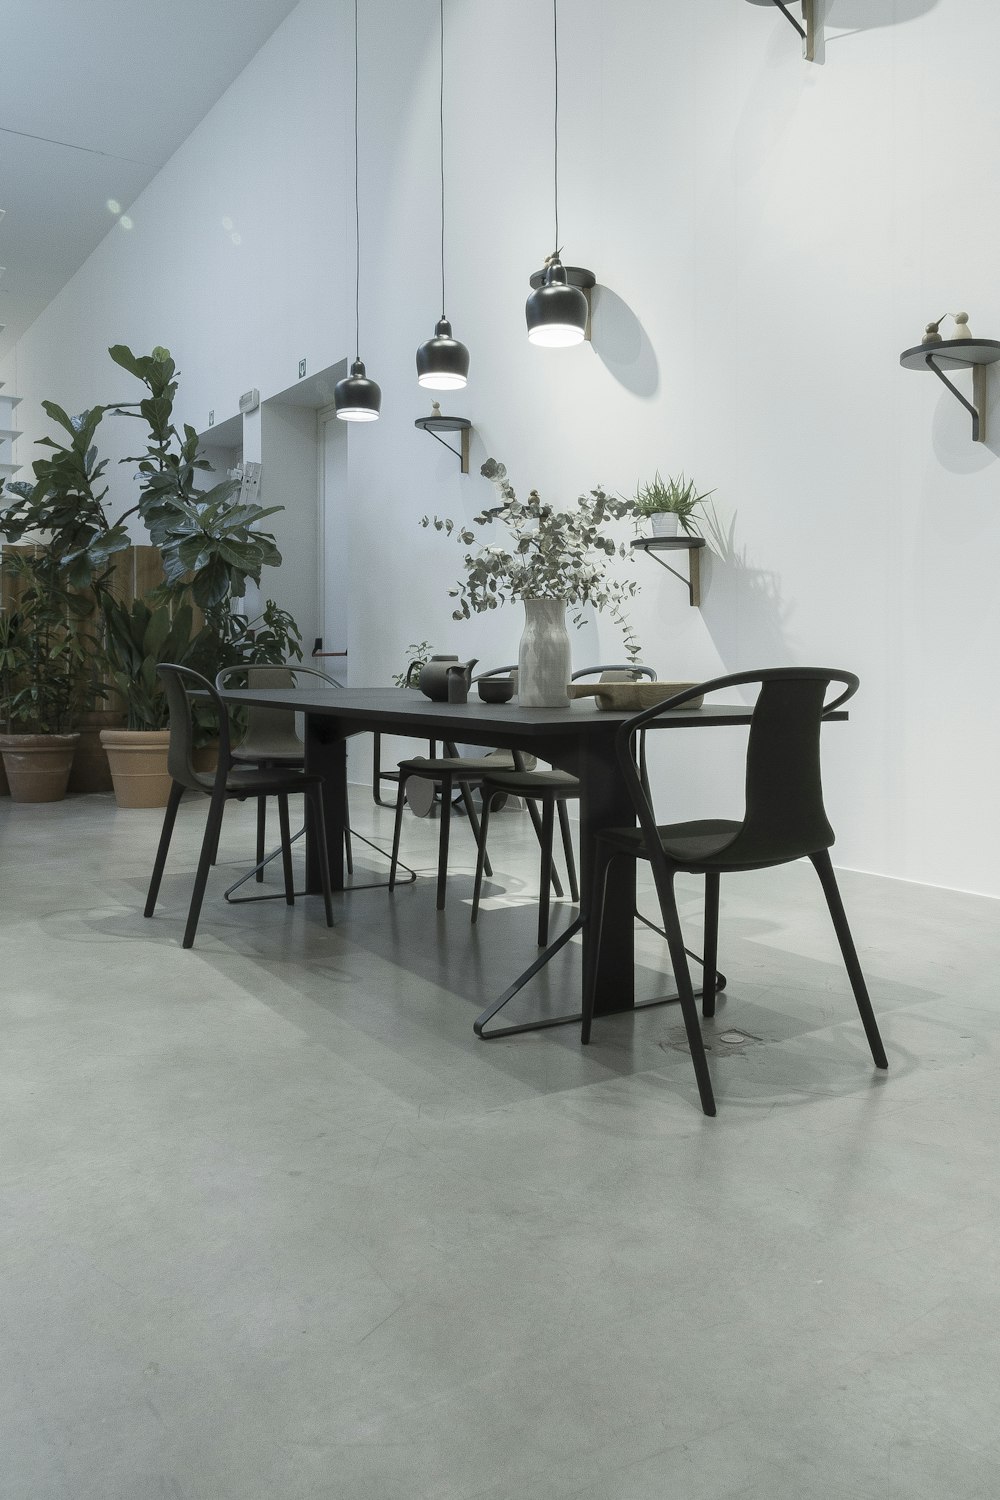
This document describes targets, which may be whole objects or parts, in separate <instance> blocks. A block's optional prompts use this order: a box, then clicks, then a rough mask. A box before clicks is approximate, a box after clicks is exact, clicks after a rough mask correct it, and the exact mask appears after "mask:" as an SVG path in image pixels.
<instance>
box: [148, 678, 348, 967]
mask: <svg viewBox="0 0 1000 1500" xmlns="http://www.w3.org/2000/svg"><path fill="white" fill-rule="evenodd" d="M156 670H157V673H158V674H159V676H160V677H161V678H162V679H163V685H164V688H165V689H166V694H167V703H168V705H169V709H170V743H169V746H168V750H167V769H168V770H169V772H170V776H171V787H170V795H169V797H168V800H167V809H166V812H165V813H164V817H163V828H162V831H161V833H160V842H159V846H158V848H157V851H156V860H155V862H154V864H153V874H152V878H151V880H150V882H149V893H148V895H147V896H146V905H145V909H144V911H143V916H146V917H151V916H152V915H153V912H154V910H155V907H156V898H157V895H158V894H159V890H160V881H161V880H162V878H163V870H164V866H165V865H166V862H167V851H168V849H169V848H170V838H171V835H172V833H173V830H174V822H175V820H176V818H177V809H178V807H179V806H180V801H181V797H182V796H183V795H184V793H185V791H189V790H190V791H196V792H203V793H204V794H205V796H206V797H208V798H209V807H208V817H207V819H206V822H205V836H204V838H203V839H202V845H201V855H200V857H199V860H198V871H197V874H196V875H195V882H194V891H193V892H192V895H191V905H190V908H189V910H188V918H187V925H186V926H185V929H184V941H183V946H184V947H185V948H190V947H192V945H193V944H194V936H195V932H196V930H197V927H198V917H199V915H200V912H201V904H202V901H203V900H204V896H205V887H206V885H207V883H208V872H209V870H210V869H211V866H212V864H213V863H214V861H215V856H216V852H217V850H218V845H219V833H220V830H221V828H222V814H223V812H224V810H225V806H226V803H227V802H229V801H231V800H232V799H233V798H237V799H239V800H240V801H243V800H244V799H245V798H247V797H255V798H259V797H276V798H277V800H278V822H279V826H280V829H281V857H282V868H283V871H284V879H285V901H286V903H287V904H288V905H289V906H292V905H294V903H295V891H294V887H293V883H292V852H291V836H290V830H289V822H288V798H289V797H290V796H293V795H294V794H295V793H297V792H299V793H304V794H305V801H306V807H307V809H308V811H309V814H310V815H311V816H312V819H313V829H314V832H315V835H316V842H317V849H318V852H319V856H320V859H319V864H320V871H321V878H322V882H323V901H324V905H325V907H326V925H327V926H328V927H332V926H333V900H332V895H331V890H330V867H329V860H328V858H327V849H326V825H325V822H324V819H323V778H322V777H321V776H318V775H313V774H312V773H310V772H308V771H303V770H298V769H296V768H295V767H290V766H287V765H286V766H281V765H274V766H270V767H267V768H263V767H257V768H254V769H248V768H240V767H238V766H236V765H234V762H233V755H232V750H231V748H230V743H229V720H228V716H227V713H226V706H225V704H224V703H223V701H222V699H221V698H220V697H219V694H218V692H217V691H216V689H215V688H214V687H213V685H212V684H211V683H210V682H209V681H208V678H207V677H202V676H201V674H200V673H199V672H195V671H192V669H191V668H190V667H181V666H174V665H164V666H159V667H157V669H156ZM195 695H196V696H197V700H198V701H199V703H200V704H201V705H204V703H205V700H206V699H207V700H208V701H209V702H210V704H211V705H212V707H213V709H214V711H215V714H216V716H217V719H218V729H219V759H218V765H217V767H216V770H215V772H214V773H213V774H212V775H204V774H202V773H200V772H198V771H196V770H195V768H194V765H193V762H192V750H193V746H194V721H193V716H192V701H191V700H192V697H194V696H195Z"/></svg>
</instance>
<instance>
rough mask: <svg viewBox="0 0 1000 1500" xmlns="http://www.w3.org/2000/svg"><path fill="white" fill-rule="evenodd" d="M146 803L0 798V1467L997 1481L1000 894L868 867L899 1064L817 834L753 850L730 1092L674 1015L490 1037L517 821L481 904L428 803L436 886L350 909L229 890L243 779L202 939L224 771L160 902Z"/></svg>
mask: <svg viewBox="0 0 1000 1500" xmlns="http://www.w3.org/2000/svg"><path fill="white" fill-rule="evenodd" d="M354 802H355V809H354V817H355V822H356V824H357V825H358V826H359V827H360V828H361V830H362V831H368V832H370V833H374V834H375V835H377V836H379V837H381V838H383V839H386V838H387V836H388V833H389V831H390V818H389V815H388V813H383V812H379V811H378V810H377V809H375V808H374V807H373V806H372V804H371V803H370V802H369V801H367V800H366V798H365V795H364V793H363V792H362V791H360V790H359V791H358V792H357V793H356V795H355V797H354ZM159 816H160V815H159V814H158V813H155V812H149V813H147V812H122V811H117V810H116V809H115V808H114V806H113V804H112V803H111V801H110V799H108V798H104V797H86V798H76V799H70V800H69V801H67V802H66V803H64V804H61V805H57V806H53V807H34V808H32V807H23V806H21V807H15V806H12V805H11V804H10V802H9V800H5V801H4V802H3V803H2V804H0V890H2V911H0V927H2V955H3V978H2V1002H0V1003H2V1017H3V1025H2V1047H0V1111H2V1122H0V1203H2V1213H0V1328H2V1339H0V1348H2V1356H0V1426H2V1434H0V1436H2V1443H0V1449H2V1461H0V1496H2V1497H3V1500H55V1497H59V1500H63V1497H65V1500H168V1497H169V1500H177V1497H184V1500H307V1497H309V1500H318V1497H329V1500H334V1497H336V1500H473V1497H476V1500H515V1497H516V1500H562V1497H571V1496H572V1497H581V1500H664V1497H667V1500H675V1497H676V1500H765V1497H766V1500H813V1497H816V1500H820V1497H821V1500H842V1497H843V1500H848V1497H850V1500H858V1497H863V1500H867V1497H874V1496H878V1497H880V1500H882V1497H886V1500H925V1497H926V1500H942V1497H953V1496H954V1497H963V1500H968V1497H984V1500H985V1497H987V1496H995V1495H996V1494H997V1493H1000V1459H998V1455H997V1447H996V1439H995V1426H996V1411H997V1407H998V1401H1000V1391H998V1370H1000V1363H998V1358H997V1333H996V1330H997V1324H998V1313H1000V1306H998V1301H1000V1298H998V1285H1000V1276H998V1269H1000V1267H998V1260H1000V1248H998V1247H1000V1212H998V1204H997V1162H998V1160H1000V1153H998V1139H997V1135H998V1131H997V1124H998V1113H1000V1108H998V1098H1000V1090H998V1086H997V1052H998V1019H1000V999H998V993H997V982H996V974H997V960H998V955H1000V910H998V904H997V902H996V901H992V900H988V899H985V898H980V897H975V896H964V895H958V894H954V893H950V892H942V891H935V890H930V889H926V888H921V887H917V886H910V885H904V884H900V883H896V882H892V881H888V880H881V879H876V878H873V877H868V876H860V875H845V876H844V877H843V880H842V883H843V890H844V895H845V900H846V902H847V905H848V910H849V913H850V915H851V917H852V920H853V923H854V927H855V933H856V936H857V939H858V943H859V947H860V949H861V953H862V961H863V963H864V965H865V968H866V971H867V974H868V978H869V983H870V986H871V990H872V996H873V1000H874V1003H875V1007H876V1011H877V1012H878V1015H879V1018H880V1021H881V1024H882V1028H883V1034H884V1036H885V1040H886V1044H887V1048H888V1051H889V1057H890V1071H889V1073H888V1075H877V1074H876V1072H875V1070H874V1068H873V1067H872V1064H871V1059H870V1055H869V1053H868V1050H867V1047H866V1044H865V1039H864V1035H863V1032H862V1029H861V1026H860V1023H859V1021H858V1019H857V1016H856V1013H855V1011H854V1006H853V1001H852V1000H851V997H850V992H849V990H848V988H847V984H846V980H845V977H844V974H843V971H842V968H841V966H840V963H839V960H838V957H837V954H836V950H835V946H834V942H833V938H832V934H831V932H830V930H829V925H828V921H827V919H826V916H825V911H824V910H823V908H822V901H821V897H820V893H819V890H818V887H817V886H816V884H815V880H814V877H813V875H812V872H811V870H810V869H809V867H808V866H799V865H796V866H793V867H788V868H785V869H783V870H779V871H775V872H770V873H767V874H760V875H751V876H746V877H743V878H740V879H737V878H732V879H730V880H729V881H728V882H724V883H723V937H722V956H721V962H722V965H723V967H724V968H725V969H726V971H727V972H728V974H729V980H730V982H729V989H728V991H727V995H726V999H725V1003H724V1004H722V1005H721V1006H720V1010H719V1015H718V1017H717V1019H716V1020H715V1022H714V1023H707V1032H708V1036H709V1039H710V1046H711V1057H712V1068H713V1075H714V1079H715V1085H716V1090H717V1093H718V1097H719V1115H718V1117H717V1118H716V1119H715V1120H707V1119H705V1118H704V1117H703V1116H702V1115H701V1113H700V1112H699V1109H698V1104H697V1095H696V1092H695V1087H694V1082H693V1077H692V1074H691V1068H690V1061H689V1058H688V1056H687V1054H686V1052H685V1051H684V1046H683V1037H682V1031H681V1029H680V1027H679V1021H678V1017H677V1015H676V1011H675V1010H674V1008H672V1007H667V1008H664V1009H658V1010H653V1011H649V1012H647V1013H645V1014H643V1015H641V1016H639V1017H636V1018H629V1019H625V1018H618V1019H615V1020H610V1021H603V1022H601V1023H598V1024H597V1025H596V1026H595V1043H594V1045H593V1046H592V1047H591V1048H589V1049H588V1050H587V1051H586V1052H584V1051H582V1050H581V1048H580V1044H579V1039H578V1032H577V1029H576V1028H575V1027H573V1028H565V1029H561V1030H558V1031H550V1032H545V1033H536V1034H532V1035H527V1036H520V1037H515V1038H513V1039H510V1040H508V1041H500V1042H495V1043H492V1044H485V1043H482V1042H478V1041H476V1040H475V1038H474V1037H473V1033H472V1022H473V1019H474V1018H475V1015H476V1013H477V1011H478V1010H479V1009H480V1007H481V1006H482V1005H483V1004H485V1002H486V1001H487V1000H488V999H489V998H490V997H491V995H492V994H494V993H496V992H498V991H499V990H500V989H502V988H503V987H504V985H505V984H506V982H507V980H508V979H509V978H511V977H512V976H513V974H514V973H516V972H517V970H518V969H520V968H521V967H522V966H523V965H524V964H525V963H526V962H527V961H528V960H529V958H530V957H531V956H532V955H533V952H534V950H533V947H532V934H533V925H534V905H533V902H532V899H531V898H532V894H533V892H534V889H535V884H534V882H535V878H536V876H535V869H536V853H535V850H534V847H533V845H532V843H531V841H530V836H528V835H526V834H525V820H524V818H523V814H518V813H513V812H510V811H506V812H504V813H502V814H500V815H498V817H497V819H496V822H495V825H494V835H495V836H494V837H493V838H492V839H491V845H492V853H493V857H494V862H495V865H496V872H497V873H496V879H495V881H494V883H493V886H492V888H491V899H490V901H489V903H488V905H487V909H486V910H485V911H484V913H483V916H482V918H481V921H480V925H479V928H478V930H477V931H476V932H473V931H472V930H470V926H469V907H468V898H469V895H470V891H471V878H470V877H471V868H472V861H471V857H470V850H471V845H470V841H469V831H468V828H467V826H465V825H464V822H462V821H459V822H458V825H457V827H456V828H455V829H454V833H453V853H454V861H453V869H454V871H455V874H454V878H453V880H452V881H451V883H450V888H449V909H448V911H447V912H445V913H444V914H443V915H437V914H436V913H435V911H434V893H433V885H432V882H431V880H430V878H427V877H429V876H430V875H431V873H432V871H433V866H434V857H435V840H436V835H437V826H436V824H435V823H433V822H431V821H430V820H417V819H414V818H412V817H408V819H407V824H406V831H405V849H406V851H407V854H408V856H409V857H410V858H411V862H413V863H415V864H417V865H418V867H419V868H420V870H421V874H422V878H421V880H420V881H419V882H418V884H417V885H415V886H410V887H407V888H403V889H400V890H399V891H397V892H396V893H395V895H394V896H392V897H390V896H389V895H388V894H387V893H386V892H385V891H384V890H371V891H364V892H356V893H355V894H353V895H346V896H344V897H342V898H338V900H337V902H336V908H337V910H336V914H337V922H338V925H337V927H336V929H335V930H334V931H328V930H327V929H326V928H325V926H324V925H323V921H322V909H321V904H320V903H319V902H318V901H317V900H314V899H308V900H305V901H302V902H299V903H297V905H296V907H295V909H294V910H288V909H286V908H285V907H284V905H283V904H282V903H281V902H267V903H263V904H260V905H255V906H242V907H230V906H226V905H225V904H224V903H223V902H222V900H221V890H222V887H223V886H224V885H225V884H226V883H227V878H233V873H234V872H237V871H240V870H242V869H243V868H244V867H245V865H246V863H248V857H249V853H250V850H251V847H252V833H251V816H252V815H251V813H250V811H249V810H248V809H238V808H237V809H233V808H231V809H230V810H229V811H228V812H227V828H226V831H225V833H224V839H223V847H222V850H221V853H220V858H221V860H222V861H224V862H225V863H224V864H223V865H221V866H220V868H219V869H218V870H217V871H216V873H215V875H214V876H213V881H212V883H211V884H210V887H209V895H208V899H207V902H206V907H205V911H204V914H203V920H202V928H201V931H200V933H199V936H198V941H197V945H196V947H195V949H194V950H193V951H192V952H183V951H182V950H181V948H180V936H181V930H182V925H183V915H184V912H185V909H186V903H187V899H188V896H189V892H190V883H191V875H192V871H193V864H194V859H195V855H196V850H197V846H198V841H199V838H200V832H201V828H202V826H203V819H204V804H198V803H192V804H191V805H187V804H185V805H184V806H183V807H182V810H181V817H180V824H179V834H178V838H177V847H176V849H175V851H174V854H173V857H172V860H171V863H170V865H169V866H168V872H167V877H166V879H165V882H164V887H163V892H162V904H161V908H160V910H159V912H158V914H157V917H156V919H155V920H154V921H151V922H147V921H144V920H143V918H142V916H141V905H142V900H143V895H144V889H145V884H146V881H147V879H148V873H149V868H150V864H151V860H152V854H153V848H154V845H155V839H156V834H157V830H158V825H159ZM375 863H378V862H377V861H373V864H375ZM687 892H688V898H687V900H686V903H685V904H686V914H687V916H688V917H689V919H690V928H691V933H692V936H694V937H697V933H698V921H699V915H700V914H699V906H698V901H697V890H696V886H695V885H694V883H692V884H691V885H690V887H688V888H687ZM640 957H641V963H642V974H641V984H642V987H643V990H644V993H647V994H655V993H657V992H658V990H659V989H660V988H661V987H662V984H663V981H662V979H661V978H660V976H659V974H658V969H657V966H658V963H659V960H660V948H659V945H658V942H657V940H656V939H655V938H653V937H652V936H648V937H647V936H645V935H643V936H641V938H640ZM575 963H576V956H575V954H572V953H570V955H569V956H568V957H567V959H566V962H565V964H563V965H562V966H561V967H560V968H559V970H558V972H556V971H555V966H553V972H551V973H550V975H549V976H548V977H547V979H546V981H545V982H543V983H542V984H541V985H540V986H539V987H537V989H536V992H535V994H533V995H532V997H531V1001H530V1003H531V1004H535V1003H538V1004H541V1005H552V1006H557V1007H561V1006H562V1005H563V1004H564V1003H566V1000H567V998H571V996H572V990H573V982H574V978H575V970H574V965H575ZM564 988H565V990H566V994H564V993H563V990H564Z"/></svg>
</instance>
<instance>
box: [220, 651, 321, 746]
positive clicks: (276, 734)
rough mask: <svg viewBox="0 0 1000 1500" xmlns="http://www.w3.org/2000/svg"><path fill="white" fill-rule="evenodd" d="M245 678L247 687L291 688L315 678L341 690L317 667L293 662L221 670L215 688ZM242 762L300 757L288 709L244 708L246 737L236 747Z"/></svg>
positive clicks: (223, 689) (299, 739)
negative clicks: (245, 713) (303, 678)
mask: <svg viewBox="0 0 1000 1500" xmlns="http://www.w3.org/2000/svg"><path fill="white" fill-rule="evenodd" d="M237 676H239V677H242V678H245V679H246V685H247V687H248V688H294V687H295V686H296V685H297V680H298V678H299V677H300V676H301V677H318V678H320V679H321V680H322V681H323V682H326V683H329V685H330V686H331V687H342V686H343V684H342V683H340V682H338V681H337V679H336V678H335V677H331V676H330V674H329V672H323V671H321V670H320V669H319V667H302V666H299V665H298V664H297V663H295V662H287V663H285V664H284V665H273V664H271V663H270V662H258V663H256V664H253V665H241V666H235V667H223V668H222V670H221V672H218V673H216V677H215V686H216V688H217V689H218V690H219V691H220V692H225V690H226V688H227V687H229V685H230V683H231V681H232V679H233V678H234V677H237ZM238 749H239V752H240V758H241V760H248V759H252V758H254V757H256V758H258V759H260V760H268V759H278V758H280V759H286V758H288V757H289V756H296V755H301V754H302V740H301V738H300V737H299V735H298V734H296V732H295V716H294V714H293V713H292V712H291V711H290V710H289V709H287V708H265V707H261V706H260V705H259V704H251V705H249V706H248V708H247V729H246V734H245V735H244V736H243V739H242V740H241V741H240V744H239V746H238Z"/></svg>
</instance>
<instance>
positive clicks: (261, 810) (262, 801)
mask: <svg viewBox="0 0 1000 1500" xmlns="http://www.w3.org/2000/svg"><path fill="white" fill-rule="evenodd" d="M266 840H267V798H266V797H258V798H257V859H256V862H255V863H256V869H257V879H258V880H263V879H264V849H265V846H266Z"/></svg>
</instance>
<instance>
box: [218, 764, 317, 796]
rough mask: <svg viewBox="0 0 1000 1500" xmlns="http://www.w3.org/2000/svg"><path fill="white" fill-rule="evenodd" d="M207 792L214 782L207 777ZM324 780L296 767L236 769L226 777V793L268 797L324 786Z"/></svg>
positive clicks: (312, 772)
mask: <svg viewBox="0 0 1000 1500" xmlns="http://www.w3.org/2000/svg"><path fill="white" fill-rule="evenodd" d="M205 781H206V783H207V788H206V789H207V790H208V791H211V789H212V782H211V778H210V777H206V778H205ZM322 782H323V778H322V776H319V775H317V774H316V772H314V771H301V770H298V769H296V768H295V767H294V766H274V767H273V768H271V769H261V770H258V769H256V768H255V769H254V770H252V771H251V770H243V769H242V768H241V767H239V766H237V767H234V768H233V769H232V770H231V771H230V772H229V775H228V776H227V777H226V793H227V795H228V796H230V797H242V796H248V797H253V796H268V795H271V794H273V793H275V792H294V791H296V790H297V789H298V788H300V787H303V786H315V785H316V784H317V783H319V784H320V785H322Z"/></svg>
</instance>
